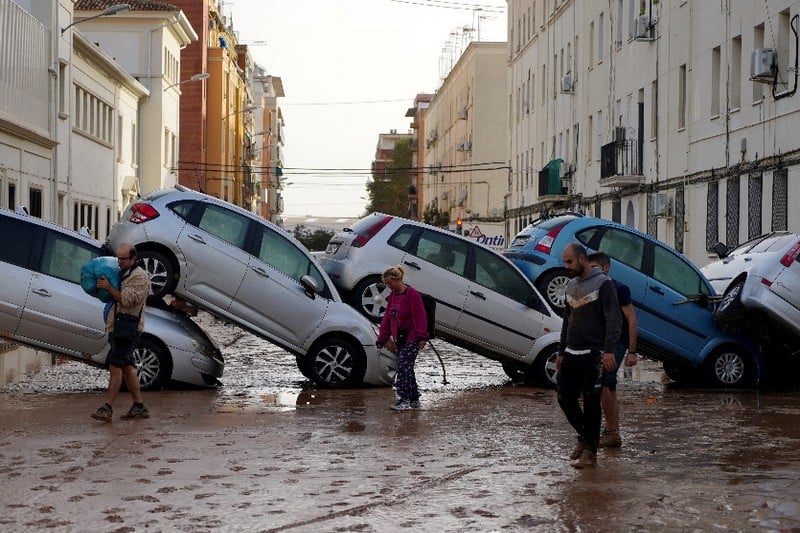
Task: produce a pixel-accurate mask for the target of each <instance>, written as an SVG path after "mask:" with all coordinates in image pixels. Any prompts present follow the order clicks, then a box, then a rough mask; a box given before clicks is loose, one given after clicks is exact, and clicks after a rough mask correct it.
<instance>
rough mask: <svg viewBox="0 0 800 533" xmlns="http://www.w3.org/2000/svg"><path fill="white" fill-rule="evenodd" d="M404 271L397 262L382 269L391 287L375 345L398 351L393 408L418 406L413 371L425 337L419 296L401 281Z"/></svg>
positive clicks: (424, 322) (422, 311) (401, 409)
mask: <svg viewBox="0 0 800 533" xmlns="http://www.w3.org/2000/svg"><path fill="white" fill-rule="evenodd" d="M404 274H405V272H404V271H403V268H402V267H400V266H396V267H391V268H388V269H387V270H386V272H384V273H383V282H384V283H385V284H386V286H387V287H389V289H390V290H391V291H392V292H391V293H390V294H389V298H388V299H387V305H386V313H385V314H384V315H383V320H382V321H381V329H380V333H379V334H378V340H377V342H376V345H377V346H378V348H383V346H384V345H385V346H386V348H388V349H389V350H391V351H392V352H394V353H396V354H397V376H396V377H395V380H394V385H395V389H397V396H398V398H399V399H398V400H397V402H396V403H395V404H394V405H392V409H394V410H395V411H407V410H409V409H419V406H420V405H419V389H418V388H417V378H416V376H415V375H414V363H415V362H416V360H417V354H418V353H419V351H420V350H421V349H422V348H424V347H425V341H426V340H427V339H428V328H427V318H426V316H425V306H424V305H423V303H422V296H420V294H419V292H418V291H417V290H416V289H415V288H414V287H410V286H408V285H406V284H405V283H403V275H404Z"/></svg>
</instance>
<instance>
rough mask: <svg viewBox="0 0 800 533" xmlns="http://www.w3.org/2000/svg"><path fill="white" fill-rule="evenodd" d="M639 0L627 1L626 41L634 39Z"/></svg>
mask: <svg viewBox="0 0 800 533" xmlns="http://www.w3.org/2000/svg"><path fill="white" fill-rule="evenodd" d="M638 4H639V0H628V40H630V39H633V38H634V37H636V20H637V19H636V14H637V13H638V12H639V11H638V9H637V8H638V7H639V5H638Z"/></svg>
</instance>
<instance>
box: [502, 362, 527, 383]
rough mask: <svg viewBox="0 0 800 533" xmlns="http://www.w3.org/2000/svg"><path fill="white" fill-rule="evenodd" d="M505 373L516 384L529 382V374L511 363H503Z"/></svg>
mask: <svg viewBox="0 0 800 533" xmlns="http://www.w3.org/2000/svg"><path fill="white" fill-rule="evenodd" d="M503 372H505V373H506V376H508V378H509V379H510V380H511V381H513V382H514V383H525V384H527V382H528V372H526V371H525V370H524V369H523V368H520V367H519V366H517V365H512V364H510V363H503Z"/></svg>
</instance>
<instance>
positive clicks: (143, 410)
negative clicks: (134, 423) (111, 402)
mask: <svg viewBox="0 0 800 533" xmlns="http://www.w3.org/2000/svg"><path fill="white" fill-rule="evenodd" d="M133 418H150V411H148V410H147V407H145V406H141V407H136V406H135V405H133V406H131V408H130V409H129V410H128V412H127V413H125V414H124V415H122V419H123V420H131V419H133Z"/></svg>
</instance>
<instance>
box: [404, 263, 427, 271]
mask: <svg viewBox="0 0 800 533" xmlns="http://www.w3.org/2000/svg"><path fill="white" fill-rule="evenodd" d="M403 264H404V265H408V266H410V267H411V268H416V269H417V270H422V269H421V268H420V267H419V264H418V263H415V262H414V261H403Z"/></svg>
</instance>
